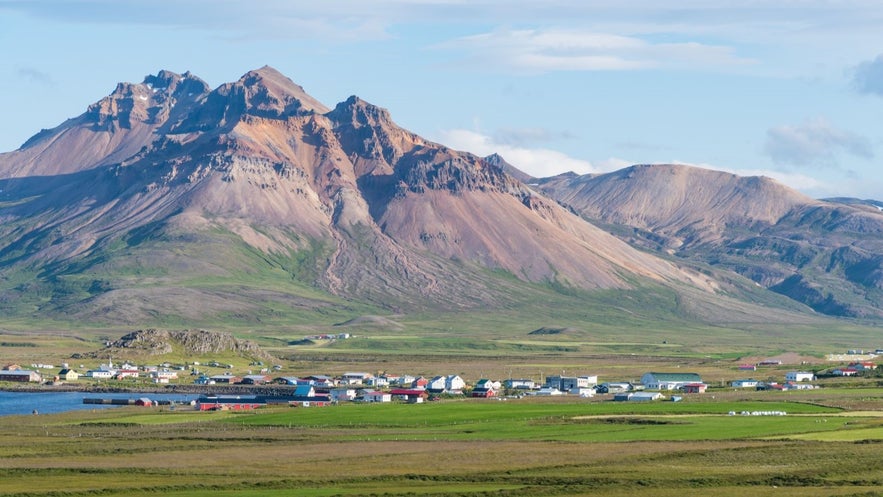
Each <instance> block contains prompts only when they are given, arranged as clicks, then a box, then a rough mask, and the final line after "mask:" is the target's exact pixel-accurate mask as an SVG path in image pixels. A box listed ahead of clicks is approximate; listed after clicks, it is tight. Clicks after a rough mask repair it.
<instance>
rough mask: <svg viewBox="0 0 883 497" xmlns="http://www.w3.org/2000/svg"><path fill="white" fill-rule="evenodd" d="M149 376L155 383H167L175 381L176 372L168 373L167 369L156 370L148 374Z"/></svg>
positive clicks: (176, 377)
mask: <svg viewBox="0 0 883 497" xmlns="http://www.w3.org/2000/svg"><path fill="white" fill-rule="evenodd" d="M150 376H151V377H152V378H153V379H155V380H156V381H157V383H168V382H169V380H177V379H178V372H177V371H170V370H168V369H157V370H154V371H151V372H150Z"/></svg>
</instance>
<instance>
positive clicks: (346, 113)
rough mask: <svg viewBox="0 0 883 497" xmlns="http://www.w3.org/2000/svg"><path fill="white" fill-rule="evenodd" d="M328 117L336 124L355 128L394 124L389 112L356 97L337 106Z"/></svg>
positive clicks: (351, 97)
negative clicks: (349, 125)
mask: <svg viewBox="0 0 883 497" xmlns="http://www.w3.org/2000/svg"><path fill="white" fill-rule="evenodd" d="M328 117H329V118H330V119H331V120H332V121H334V122H336V123H344V124H351V125H352V126H354V127H361V126H372V127H373V126H387V125H390V124H392V118H391V117H390V115H389V111H388V110H386V109H384V108H383V107H378V106H376V105H373V104H370V103H368V102H366V101H364V100H362V99H361V98H359V97H357V96H355V95H352V96H350V97H349V98H348V99H346V100H345V101H343V102H340V103H339V104H337V106H335V107H334V110H333V111H331V112H329V113H328Z"/></svg>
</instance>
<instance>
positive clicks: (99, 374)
mask: <svg viewBox="0 0 883 497" xmlns="http://www.w3.org/2000/svg"><path fill="white" fill-rule="evenodd" d="M115 374H116V370H113V371H106V370H103V369H90V370H89V371H86V377H88V378H94V379H96V380H109V379H111V378H113V375H115Z"/></svg>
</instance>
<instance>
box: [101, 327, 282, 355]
mask: <svg viewBox="0 0 883 497" xmlns="http://www.w3.org/2000/svg"><path fill="white" fill-rule="evenodd" d="M175 350H179V351H182V352H184V353H185V354H187V355H194V356H205V355H210V354H221V353H227V352H232V353H234V354H236V355H239V356H242V357H249V358H269V357H270V355H269V354H268V353H266V352H265V351H264V350H262V349H261V347H260V346H258V345H257V344H255V343H254V342H251V341H249V340H240V339H238V338H235V337H234V336H233V335H231V334H230V333H223V332H216V331H207V330H177V331H167V330H158V329H153V328H151V329H146V330H138V331H134V332H132V333H129V334H127V335H125V336H123V337H121V338H120V339H118V340H114V341H113V342H111V343H110V344H109V345H108V346H107V347H105V349H104V350H102V351H100V354H102V355H108V354H109V355H111V356H113V355H114V354H117V355H119V353H124V352H125V353H132V352H135V353H142V354H146V355H151V356H153V355H163V354H170V353H172V352H173V351H175Z"/></svg>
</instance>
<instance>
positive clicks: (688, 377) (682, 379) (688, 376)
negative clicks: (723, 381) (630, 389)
mask: <svg viewBox="0 0 883 497" xmlns="http://www.w3.org/2000/svg"><path fill="white" fill-rule="evenodd" d="M641 383H643V384H644V386H645V387H646V388H647V389H648V390H677V389H679V388H681V387H683V386H684V385H686V384H689V383H702V378H701V377H700V376H699V375H698V374H696V373H655V372H651V373H644V375H643V376H641Z"/></svg>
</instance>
